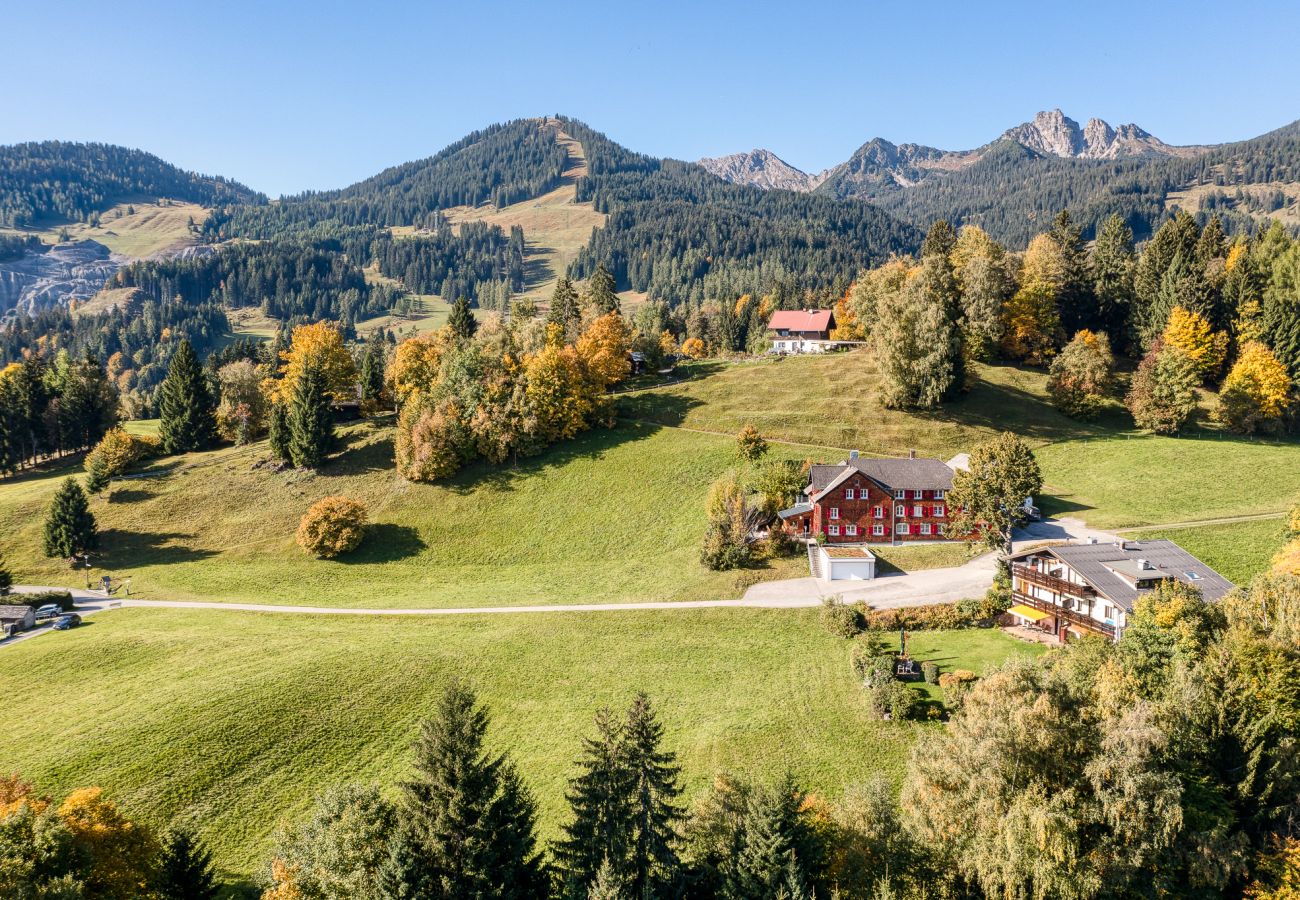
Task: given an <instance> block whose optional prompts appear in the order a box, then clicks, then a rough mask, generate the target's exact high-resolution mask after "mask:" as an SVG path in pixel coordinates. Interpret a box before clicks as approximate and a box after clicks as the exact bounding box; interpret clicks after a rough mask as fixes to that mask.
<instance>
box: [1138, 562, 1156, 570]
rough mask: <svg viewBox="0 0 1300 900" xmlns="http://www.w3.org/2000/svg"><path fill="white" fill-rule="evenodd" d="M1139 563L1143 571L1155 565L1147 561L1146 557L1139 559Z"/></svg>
mask: <svg viewBox="0 0 1300 900" xmlns="http://www.w3.org/2000/svg"><path fill="white" fill-rule="evenodd" d="M1137 565H1138V568H1139V569H1140V570H1142V571H1143V572H1145V571H1146V570H1147V569H1150V568H1153V566H1152V565H1151V563H1149V562H1147V561H1146V560H1145V559H1139V560H1138V561H1137Z"/></svg>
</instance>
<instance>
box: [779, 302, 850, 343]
mask: <svg viewBox="0 0 1300 900" xmlns="http://www.w3.org/2000/svg"><path fill="white" fill-rule="evenodd" d="M834 327H835V313H833V312H832V311H831V310H829V309H779V310H777V311H776V312H774V313H772V318H771V320H770V321H769V322H768V323H767V329H768V331H769V332H770V333H771V336H772V352H774V353H824V352H825V351H827V350H829V349H832V348H833V347H835V346H836V345H837V344H838V343H839V342H837V341H832V340H831V330H832V329H833V328H834Z"/></svg>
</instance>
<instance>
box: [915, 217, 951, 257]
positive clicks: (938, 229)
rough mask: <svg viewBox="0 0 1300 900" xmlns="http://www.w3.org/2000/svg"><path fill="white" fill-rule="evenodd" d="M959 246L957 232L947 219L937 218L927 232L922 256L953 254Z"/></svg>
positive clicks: (922, 247)
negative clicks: (954, 249)
mask: <svg viewBox="0 0 1300 900" xmlns="http://www.w3.org/2000/svg"><path fill="white" fill-rule="evenodd" d="M956 246H957V232H956V230H955V229H954V228H953V227H952V225H951V224H949V222H948V221H947V220H946V219H936V220H935V221H934V222H933V224H931V225H930V230H929V231H927V232H926V233H925V240H924V241H923V242H922V244H921V257H922V258H925V257H927V256H944V257H947V256H949V255H951V254H952V251H953V248H954V247H956Z"/></svg>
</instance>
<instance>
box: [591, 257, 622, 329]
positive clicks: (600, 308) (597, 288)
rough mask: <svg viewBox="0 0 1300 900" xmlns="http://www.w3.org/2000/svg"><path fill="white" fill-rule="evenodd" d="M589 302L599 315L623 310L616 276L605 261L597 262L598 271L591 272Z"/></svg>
mask: <svg viewBox="0 0 1300 900" xmlns="http://www.w3.org/2000/svg"><path fill="white" fill-rule="evenodd" d="M587 303H588V304H590V305H591V306H592V308H593V309H594V310H595V312H596V315H598V316H606V315H609V314H610V313H612V312H619V311H621V307H620V305H619V301H618V292H617V290H616V286H615V284H614V276H613V275H611V274H610V271H609V269H607V268H605V264H604V263H603V262H602V263H599V264H597V266H596V271H594V272H592V273H591V280H590V281H588V282H587Z"/></svg>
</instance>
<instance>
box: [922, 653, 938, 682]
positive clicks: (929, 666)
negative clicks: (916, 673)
mask: <svg viewBox="0 0 1300 900" xmlns="http://www.w3.org/2000/svg"><path fill="white" fill-rule="evenodd" d="M921 674H922V675H924V676H925V683H926V684H938V683H939V664H938V663H936V662H931V661H930V660H928V659H927V660H925V661H924V662H923V663H921Z"/></svg>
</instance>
